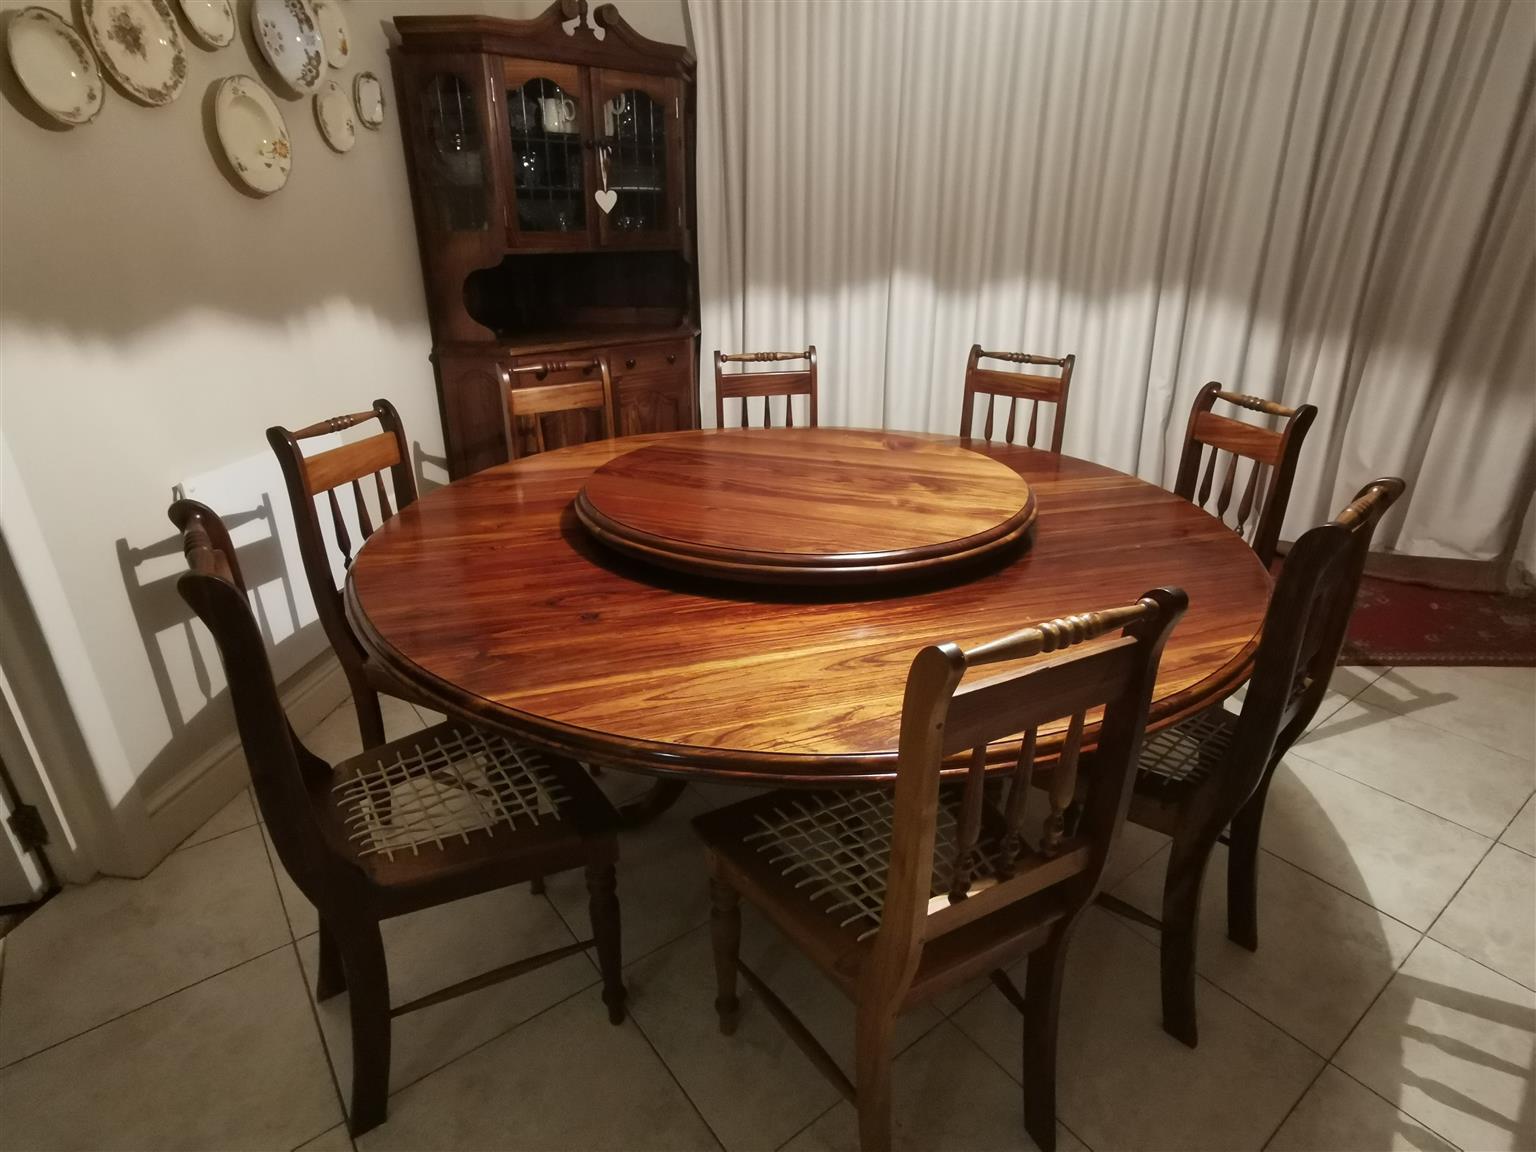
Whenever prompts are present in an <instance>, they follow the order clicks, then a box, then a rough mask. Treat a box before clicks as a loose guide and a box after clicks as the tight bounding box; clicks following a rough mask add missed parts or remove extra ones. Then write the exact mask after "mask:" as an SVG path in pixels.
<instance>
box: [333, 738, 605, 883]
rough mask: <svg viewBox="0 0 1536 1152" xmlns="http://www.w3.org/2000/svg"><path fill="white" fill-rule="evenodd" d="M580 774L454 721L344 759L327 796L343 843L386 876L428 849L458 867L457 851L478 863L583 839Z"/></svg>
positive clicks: (410, 868)
mask: <svg viewBox="0 0 1536 1152" xmlns="http://www.w3.org/2000/svg"><path fill="white" fill-rule="evenodd" d="M577 773H580V768H579V766H578V765H577V764H576V763H575V762H574V761H569V760H566V759H564V758H563V757H556V756H553V755H551V754H548V753H545V752H541V751H539V750H537V749H534V748H531V747H529V746H527V745H524V744H518V743H515V742H514V741H512V740H509V739H508V738H507V737H505V736H502V735H500V734H498V733H494V732H489V731H486V730H484V729H482V728H478V727H475V726H474V725H471V724H467V723H465V722H463V721H454V720H450V721H448V722H446V723H443V724H437V725H435V726H433V727H431V728H427V729H425V730H423V731H421V732H417V733H414V734H412V735H411V736H408V737H406V738H404V739H402V740H395V741H392V742H390V743H388V744H384V745H381V746H379V747H378V748H373V749H370V750H369V751H367V752H364V753H363V754H362V755H361V756H354V757H353V758H351V759H350V760H346V761H344V762H342V763H341V764H339V765H337V766H336V769H335V771H334V773H333V775H332V778H331V784H330V790H329V795H328V797H327V803H326V808H327V809H328V810H329V812H330V815H331V819H332V821H333V822H334V823H333V831H332V835H333V842H334V840H339V841H341V843H342V844H344V845H345V851H346V852H347V853H348V854H349V855H351V856H352V857H353V858H354V859H356V860H357V862H358V864H359V865H360V866H362V867H363V868H364V869H365V870H366V871H367V872H368V873H369V874H370V875H372V876H374V878H375V879H377V880H379V881H382V882H386V883H387V882H388V881H389V880H390V879H392V878H396V879H404V878H406V877H407V876H409V875H410V874H411V873H412V872H414V870H415V869H416V868H418V867H419V865H420V864H421V863H422V861H423V859H424V858H431V859H432V860H434V861H435V862H436V863H438V864H439V865H441V866H447V867H451V866H452V863H453V860H454V858H456V857H462V858H464V860H465V861H466V862H469V861H471V860H475V859H479V858H481V857H483V856H484V854H485V853H486V852H488V851H489V852H506V851H508V850H511V851H517V850H518V849H519V848H520V847H522V846H523V845H525V844H526V845H527V846H528V847H529V849H530V850H545V849H547V848H548V847H550V846H551V845H553V844H556V843H559V842H560V841H570V842H571V843H572V844H573V845H574V844H576V843H578V842H579V840H580V836H581V833H582V828H581V824H582V821H581V820H573V819H572V814H571V808H572V804H573V799H572V785H571V777H572V776H573V774H577ZM584 791H590V790H584ZM338 846H340V845H338Z"/></svg>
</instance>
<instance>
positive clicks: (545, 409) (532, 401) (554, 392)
mask: <svg viewBox="0 0 1536 1152" xmlns="http://www.w3.org/2000/svg"><path fill="white" fill-rule="evenodd" d="M568 372H580V373H582V376H583V379H580V380H567V381H561V382H557V383H553V384H542V383H534V384H531V385H525V384H523V383H522V381H521V380H520V379H519V378H520V377H527V378H531V379H533V380H535V381H543V380H547V379H548V378H549V376H550V375H551V374H552V373H568ZM502 373H503V374H502V389H503V392H504V393H505V403H504V404H503V405H502V409H503V416H504V430H505V434H506V441H507V459H508V460H516V459H518V458H519V457H520V456H525V455H528V454H529V453H527V452H523V451H520V450H519V447H520V445H521V444H522V443H523V442H524V441H525V439H526V438H527V435H528V434H525V433H524V432H523V429H522V426H521V425H520V423H519V422H520V421H523V420H526V421H528V422H529V423H530V424H531V425H532V430H531V439H532V442H533V451H534V452H544V451H546V450H547V445H546V442H545V438H544V421H545V418H546V417H549V416H559V415H564V414H567V413H576V414H581V415H583V416H585V415H587V414H590V413H592V412H597V413H599V414H600V419H601V426H602V427H601V433H600V435H601V436H602V438H604V439H609V440H611V439H612V438H613V436H614V422H613V377H612V375H611V374H610V373H609V370H608V359H607V357H605V356H588V357H582V358H580V359H575V360H558V359H551V360H543V361H539V362H538V363H534V364H522V365H519V366H518V367H516V368H505V369H503V370H502ZM594 373H595V374H596V375H595V376H594V375H593V374H594ZM588 377H590V378H588ZM585 423H586V431H590V429H591V422H590V420H587V421H585ZM592 438H593V437H590V436H587V435H585V434H583V435H582V436H581V437H579V438H576V439H572V438H570V437H569V436H567V438H566V441H565V442H566V443H577V444H579V443H581V442H582V441H584V440H587V439H592Z"/></svg>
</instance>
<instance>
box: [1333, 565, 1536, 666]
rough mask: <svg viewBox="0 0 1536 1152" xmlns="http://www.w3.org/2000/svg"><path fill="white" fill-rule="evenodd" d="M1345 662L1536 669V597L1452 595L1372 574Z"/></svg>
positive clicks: (1361, 599)
mask: <svg viewBox="0 0 1536 1152" xmlns="http://www.w3.org/2000/svg"><path fill="white" fill-rule="evenodd" d="M1339 663H1341V664H1376V665H1393V664H1515V665H1520V666H1522V667H1531V666H1536V596H1499V595H1495V594H1493V593H1489V592H1450V591H1446V590H1445V589H1443V588H1430V587H1427V586H1425V585H1423V584H1400V583H1397V582H1395V581H1392V580H1381V579H1377V578H1375V577H1371V576H1367V577H1365V579H1364V580H1362V581H1361V584H1360V595H1359V596H1358V597H1357V598H1356V600H1355V614H1354V616H1353V617H1352V618H1351V619H1350V622H1349V636H1348V637H1347V638H1346V639H1345V641H1344V651H1343V653H1342V654H1341V655H1340V657H1339Z"/></svg>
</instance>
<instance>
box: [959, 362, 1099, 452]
mask: <svg viewBox="0 0 1536 1152" xmlns="http://www.w3.org/2000/svg"><path fill="white" fill-rule="evenodd" d="M984 359H985V360H1006V361H1008V362H1009V363H1010V364H1025V365H1029V366H1032V367H1053V368H1057V369H1059V372H1058V373H1057V375H1055V376H1043V375H1040V374H1039V373H1034V372H1003V371H1000V370H998V369H996V368H983V367H981V364H980V362H981V361H982V360H984ZM1076 364H1077V357H1076V356H1060V357H1057V356H1034V355H1031V354H1030V353H1028V352H984V351H982V348H981V345H980V344H972V345H971V357H970V359H969V360H967V361H966V363H965V399H964V400H963V401H961V404H960V435H961V436H965V437H971V436H975V434H976V432H975V426H976V413H975V408H976V396H977V394H978V393H980V394H981V395H984V396H985V397H986V398H987V412H986V419H985V421H984V423H983V425H982V431H981V439H983V440H991V439H992V432H993V429H994V427H995V423H994V420H993V411H992V409H993V407H994V405H995V402H996V399H997V397H999V396H1005V397H1007V398H1008V423H1007V425H1006V427H1005V430H1004V434H1003V439H1004V440H1005V441H1006V442H1007V443H1009V444H1012V443H1013V442H1014V441H1013V437H1014V431H1015V428H1016V426H1017V416H1018V410H1019V401H1020V400H1027V401H1029V427H1028V429H1027V430H1026V432H1025V436H1024V443H1025V445H1026V446H1028V447H1030V448H1033V447H1034V446H1035V438H1036V435H1037V432H1038V429H1039V423H1040V405H1041V404H1050V405H1052V406H1053V407H1054V412H1053V414H1052V417H1051V451H1052V452H1056V453H1060V452H1061V438H1062V435H1063V434H1064V433H1065V432H1066V428H1067V395H1068V393H1069V392H1070V391H1071V388H1072V369H1073V368H1074V367H1075V366H1076Z"/></svg>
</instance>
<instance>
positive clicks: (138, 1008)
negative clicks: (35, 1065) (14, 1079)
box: [0, 940, 293, 1072]
mask: <svg viewBox="0 0 1536 1152" xmlns="http://www.w3.org/2000/svg"><path fill="white" fill-rule="evenodd" d="M291 943H293V941H291V940H284V941H283V942H282V943H281V944H275V945H273V946H272V947H271V948H267V949H265V950H263V951H261V952H257V953H256V954H255V955H253V956H247V957H246V958H245V959H244V960H241V961H239V962H237V963H235V964H231V965H230V966H229V967H228V968H221V969H219V970H218V971H217V972H210V973H208V975H206V976H199V977H198V978H197V979H196V980H193V981H191V982H190V983H187V984H183V985H182V986H181V987H179V988H173V989H171V990H170V991H169V992H164V993H161V994H160V995H159V996H156V997H154V998H153V999H150V1000H146V1001H144V1002H143V1003H142V1004H136V1005H134V1006H133V1007H132V1008H126V1009H124V1010H123V1011H121V1012H119V1013H118V1014H117V1015H116V1016H112V1017H109V1018H108V1019H106V1020H101V1021H98V1022H97V1023H95V1024H92V1025H91V1026H90V1027H89V1028H82V1029H81V1030H80V1031H78V1032H75V1033H73V1034H72V1035H69V1036H65V1037H63V1038H61V1039H58V1040H55V1041H54V1042H53V1043H52V1044H45V1045H43V1047H41V1048H39V1049H37V1050H36V1051H34V1052H28V1053H27V1054H26V1055H25V1056H18V1057H16V1059H14V1060H8V1061H6V1062H5V1063H4V1064H0V1072H4V1071H5V1070H6V1069H8V1068H14V1067H16V1065H18V1064H20V1063H22V1062H23V1061H26V1060H30V1059H32V1057H34V1056H41V1055H42V1054H43V1053H44V1052H51V1051H53V1049H55V1048H57V1047H59V1046H60V1045H61V1044H68V1043H69V1042H70V1041H71V1040H78V1039H80V1037H82V1036H88V1035H90V1034H91V1033H92V1032H95V1031H96V1030H97V1029H98V1028H105V1027H106V1026H107V1025H108V1024H115V1023H116V1022H117V1021H119V1020H121V1019H123V1018H124V1017H127V1016H132V1015H133V1014H134V1013H135V1012H142V1011H143V1010H144V1009H146V1008H149V1007H151V1006H152V1005H155V1004H158V1003H160V1001H162V1000H169V999H170V998H171V997H172V996H178V995H180V994H181V993H183V992H185V991H187V990H188V989H190V988H196V987H197V986H198V985H199V984H206V983H208V981H210V980H215V979H217V978H218V977H220V976H224V975H227V974H228V973H230V972H233V971H234V970H235V969H236V968H244V967H245V966H246V965H247V964H254V963H255V962H256V961H258V960H262V959H265V958H266V957H268V956H270V955H272V954H273V953H274V952H281V951H282V950H283V949H284V948H286V947H288V945H290V944H291Z"/></svg>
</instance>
